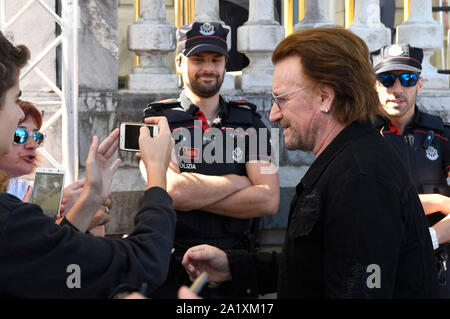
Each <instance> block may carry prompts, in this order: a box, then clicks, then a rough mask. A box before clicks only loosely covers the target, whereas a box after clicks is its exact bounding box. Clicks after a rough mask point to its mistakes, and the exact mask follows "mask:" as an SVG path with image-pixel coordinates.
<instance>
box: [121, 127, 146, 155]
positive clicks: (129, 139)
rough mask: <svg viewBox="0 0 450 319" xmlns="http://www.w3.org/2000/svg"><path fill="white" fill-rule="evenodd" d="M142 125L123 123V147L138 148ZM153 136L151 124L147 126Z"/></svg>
mask: <svg viewBox="0 0 450 319" xmlns="http://www.w3.org/2000/svg"><path fill="white" fill-rule="evenodd" d="M141 126H142V125H132V124H127V125H125V148H127V149H133V150H139V134H140V129H141ZM147 127H148V128H149V130H150V136H153V126H147Z"/></svg>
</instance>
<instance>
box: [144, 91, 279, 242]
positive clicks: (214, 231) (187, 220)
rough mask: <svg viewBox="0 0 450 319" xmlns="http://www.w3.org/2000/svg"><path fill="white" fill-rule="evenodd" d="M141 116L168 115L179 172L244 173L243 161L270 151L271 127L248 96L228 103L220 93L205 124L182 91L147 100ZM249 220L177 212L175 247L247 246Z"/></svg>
mask: <svg viewBox="0 0 450 319" xmlns="http://www.w3.org/2000/svg"><path fill="white" fill-rule="evenodd" d="M144 116H145V117H149V116H166V117H167V119H168V122H169V127H170V129H171V131H172V136H173V137H174V139H175V153H176V155H177V159H178V163H179V168H180V172H190V173H199V174H205V175H218V176H221V175H226V174H237V175H241V176H246V175H247V173H246V168H245V163H246V162H247V161H249V160H252V159H262V160H264V159H267V158H269V157H270V154H271V153H270V142H269V141H270V136H269V132H268V130H267V128H266V126H265V125H264V123H263V122H262V121H261V119H260V115H259V114H258V113H256V106H255V105H253V104H251V103H249V102H247V101H231V102H226V101H224V100H223V99H222V98H220V111H219V115H218V117H217V118H216V120H215V121H214V123H212V124H211V125H209V123H208V122H207V120H206V118H205V117H204V114H203V113H202V112H201V111H200V109H199V108H198V107H197V106H195V105H194V104H192V103H191V102H190V100H189V99H187V97H186V96H185V95H184V91H183V92H182V93H181V95H180V98H179V99H169V100H165V101H160V102H155V103H151V104H150V105H149V106H148V107H147V108H146V109H145V110H144ZM260 128H262V129H263V130H259V129H260ZM260 140H261V143H260ZM255 141H257V142H255ZM255 143H256V147H255ZM250 221H251V219H237V218H231V217H227V216H221V215H217V214H212V213H209V212H205V211H201V210H192V211H187V212H186V211H183V212H181V211H177V224H176V233H175V243H174V246H175V248H176V249H180V250H184V249H187V248H189V247H191V246H194V245H198V244H210V245H213V246H216V247H219V248H221V249H231V248H247V247H246V245H247V235H248V231H249V227H250Z"/></svg>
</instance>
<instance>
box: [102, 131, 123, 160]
mask: <svg viewBox="0 0 450 319" xmlns="http://www.w3.org/2000/svg"><path fill="white" fill-rule="evenodd" d="M119 135H120V130H119V129H118V128H116V129H115V130H114V131H112V132H111V134H109V135H108V137H107V138H105V139H104V140H103V142H102V143H101V144H100V146H99V148H98V153H99V154H102V155H103V156H104V157H106V158H110V157H111V156H112V155H113V154H114V152H115V151H116V150H117V148H118V147H119Z"/></svg>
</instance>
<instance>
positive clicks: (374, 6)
mask: <svg viewBox="0 0 450 319" xmlns="http://www.w3.org/2000/svg"><path fill="white" fill-rule="evenodd" d="M349 30H351V31H352V32H353V33H355V34H356V35H357V36H359V37H360V38H361V39H363V40H364V41H365V42H366V44H367V46H368V47H369V51H371V52H372V51H375V50H378V49H379V48H381V47H383V46H385V45H388V44H390V43H391V30H390V29H389V28H386V26H385V25H384V24H383V23H381V20H380V0H356V2H355V18H354V20H353V23H352V24H351V25H350V26H349Z"/></svg>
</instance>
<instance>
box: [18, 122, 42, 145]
mask: <svg viewBox="0 0 450 319" xmlns="http://www.w3.org/2000/svg"><path fill="white" fill-rule="evenodd" d="M29 136H30V134H29V133H28V131H27V130H26V129H25V128H23V127H18V128H17V129H16V132H15V133H14V143H15V144H25V143H26V142H27V141H28V137H29ZM32 137H33V140H34V141H35V142H36V143H38V144H39V146H42V145H43V144H44V139H45V135H44V133H41V132H38V131H33V133H32Z"/></svg>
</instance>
